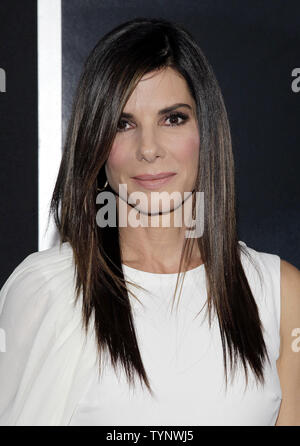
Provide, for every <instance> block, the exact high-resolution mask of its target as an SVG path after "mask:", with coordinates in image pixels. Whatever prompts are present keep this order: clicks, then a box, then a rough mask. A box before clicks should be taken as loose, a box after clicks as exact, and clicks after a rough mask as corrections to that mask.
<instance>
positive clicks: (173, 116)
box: [166, 112, 188, 127]
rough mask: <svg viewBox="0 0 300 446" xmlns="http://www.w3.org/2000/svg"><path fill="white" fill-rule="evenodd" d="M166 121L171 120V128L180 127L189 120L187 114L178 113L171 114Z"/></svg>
mask: <svg viewBox="0 0 300 446" xmlns="http://www.w3.org/2000/svg"><path fill="white" fill-rule="evenodd" d="M166 119H167V120H168V119H170V121H171V124H170V127H176V126H178V125H181V124H184V123H185V122H186V121H187V120H188V116H187V115H186V114H185V113H181V112H176V113H171V114H169V115H168V116H167V117H166ZM178 119H181V122H178ZM174 121H175V122H174Z"/></svg>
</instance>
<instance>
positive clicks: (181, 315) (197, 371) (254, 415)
mask: <svg viewBox="0 0 300 446" xmlns="http://www.w3.org/2000/svg"><path fill="white" fill-rule="evenodd" d="M240 243H241V244H243V245H244V247H245V248H246V249H247V251H248V253H249V254H250V255H252V257H253V258H254V260H256V261H257V263H258V265H259V266H260V267H261V271H262V276H263V279H264V285H263V287H262V288H261V287H260V282H259V279H258V275H257V272H256V270H255V269H254V267H253V266H252V264H251V263H250V262H249V260H248V258H247V257H246V256H244V255H242V264H243V266H244V269H245V272H246V275H247V278H248V281H249V284H250V287H251V289H252V292H253V293H254V297H255V299H256V302H257V305H258V308H259V313H260V317H261V320H262V323H263V327H264V330H265V331H264V336H265V342H266V344H267V348H268V351H269V355H270V359H271V367H269V366H268V364H267V363H266V370H265V379H266V385H265V386H264V387H261V386H258V387H257V388H256V385H255V381H254V377H253V376H252V374H251V371H250V380H249V384H250V387H248V390H247V391H246V392H245V393H243V391H244V385H245V381H244V375H243V369H242V367H241V366H240V367H239V369H238V371H237V375H236V378H235V380H234V381H233V384H230V383H229V387H228V393H227V395H226V394H225V393H224V389H225V387H224V372H223V353H222V345H221V338H220V335H219V329H218V325H217V319H216V318H215V319H214V322H213V326H212V329H211V331H209V328H208V321H207V320H205V319H203V316H204V312H205V308H203V310H202V312H201V313H200V315H199V316H198V317H195V316H196V313H197V312H198V311H200V310H201V308H202V307H203V304H204V303H205V300H206V297H207V295H206V283H205V267H204V265H201V266H199V267H197V268H195V269H193V270H191V271H188V272H187V273H186V276H185V280H184V284H183V290H182V295H181V297H180V301H179V304H178V311H176V302H177V301H176V302H175V306H174V308H173V311H172V312H171V307H170V303H171V300H172V296H173V291H174V287H175V283H176V278H177V274H152V273H148V272H143V271H139V270H136V269H133V268H129V267H128V266H126V265H123V270H124V274H125V277H127V278H128V279H131V280H133V281H135V282H136V283H139V284H141V285H142V286H144V287H146V288H147V289H149V290H151V293H144V292H142V291H138V290H137V289H136V288H134V287H133V286H132V285H130V289H131V290H132V291H133V292H134V293H135V294H136V295H137V297H138V298H139V299H140V300H141V301H142V302H143V304H144V306H141V304H140V303H139V302H137V301H136V300H135V299H134V297H133V296H131V295H130V294H129V297H130V301H131V303H132V307H133V313H134V322H135V326H136V332H137V337H138V342H139V347H140V351H141V355H142V359H143V363H144V366H145V369H146V372H147V374H148V377H149V379H150V384H151V386H152V389H153V390H154V392H155V398H152V397H150V395H149V394H148V393H147V391H146V390H144V389H142V387H141V385H140V384H139V380H138V379H137V380H136V388H135V391H133V390H132V388H130V387H129V386H128V384H127V381H126V377H125V373H124V372H123V370H122V368H120V367H119V369H118V374H117V375H116V374H115V372H114V370H113V368H112V366H111V365H110V364H109V362H107V365H106V366H105V367H104V369H103V370H102V371H101V378H100V380H99V381H98V380H97V378H98V375H97V371H98V369H97V367H96V366H97V362H96V343H95V338H94V330H93V329H92V326H91V328H90V330H89V336H88V339H87V342H84V331H83V328H82V325H81V305H80V301H79V302H78V304H77V305H76V307H74V289H75V277H74V263H73V262H74V261H73V252H72V249H71V246H70V245H69V243H64V244H63V245H62V247H61V249H60V248H59V246H56V247H54V248H51V249H48V250H45V251H41V252H36V253H33V254H31V255H29V256H28V257H26V258H25V259H24V260H23V262H21V263H20V264H19V266H18V267H17V268H16V269H15V270H14V271H13V273H12V274H11V276H10V277H9V278H8V280H7V281H6V283H5V285H4V286H3V288H2V289H1V291H0V315H1V317H0V328H2V329H3V330H5V333H6V352H5V353H0V395H1V397H0V425H35V426H37V425H52V426H54V425H65V426H66V425H104V426H109V425H111V426H112V425H123V426H125V425H144V426H147V425H149V426H150V425H161V426H164V425H169V426H170V425H191V426H192V425H193V426H197V425H274V424H275V422H276V418H277V415H278V411H279V407H280V403H281V389H280V382H279V377H278V374H277V369H276V359H277V358H278V356H279V348H280V336H279V321H280V258H279V256H277V255H274V254H269V253H262V252H258V251H255V250H254V249H251V248H249V247H247V245H246V244H245V243H244V242H240ZM177 297H178V296H177Z"/></svg>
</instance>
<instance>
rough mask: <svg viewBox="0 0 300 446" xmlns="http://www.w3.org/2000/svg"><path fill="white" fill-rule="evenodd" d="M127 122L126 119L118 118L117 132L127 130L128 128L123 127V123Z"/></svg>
mask: <svg viewBox="0 0 300 446" xmlns="http://www.w3.org/2000/svg"><path fill="white" fill-rule="evenodd" d="M126 124H129V123H128V121H126V119H120V121H119V124H118V127H117V131H118V132H126V130H128V128H124V127H123V125H126Z"/></svg>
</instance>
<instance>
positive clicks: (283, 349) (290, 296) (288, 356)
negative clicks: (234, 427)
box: [276, 260, 300, 426]
mask: <svg viewBox="0 0 300 446" xmlns="http://www.w3.org/2000/svg"><path fill="white" fill-rule="evenodd" d="M280 274H281V316H280V355H279V358H278V360H277V370H278V374H279V379H280V386H281V392H282V401H281V406H280V410H279V414H278V418H277V421H276V426H300V271H299V270H298V269H297V268H296V267H295V266H294V265H292V264H291V263H289V262H287V261H285V260H281V262H280ZM297 328H298V329H299V330H295V329H297ZM293 332H294V334H293ZM295 332H296V333H298V334H296V336H295ZM297 350H298V351H297Z"/></svg>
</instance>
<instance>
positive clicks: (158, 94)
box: [125, 67, 194, 111]
mask: <svg viewBox="0 0 300 446" xmlns="http://www.w3.org/2000/svg"><path fill="white" fill-rule="evenodd" d="M179 102H185V103H189V104H190V105H193V103H194V101H193V98H192V96H191V94H190V92H189V89H188V86H187V83H186V80H185V79H184V78H183V77H182V76H181V75H180V74H179V73H178V72H177V71H175V70H174V69H173V68H170V67H167V68H164V69H160V70H156V71H152V72H150V73H147V74H145V75H144V76H143V77H142V78H141V79H140V81H139V82H138V84H137V86H136V87H135V89H134V90H133V92H132V94H131V96H130V97H129V99H128V101H127V103H126V106H125V109H126V111H129V109H133V108H145V107H147V108H152V107H153V108H162V107H165V106H169V105H172V104H173V103H179Z"/></svg>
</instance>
